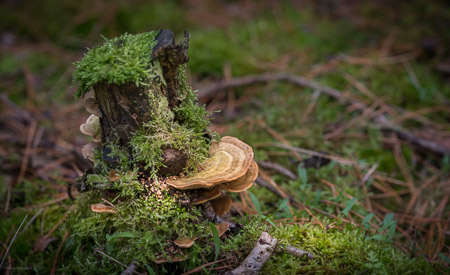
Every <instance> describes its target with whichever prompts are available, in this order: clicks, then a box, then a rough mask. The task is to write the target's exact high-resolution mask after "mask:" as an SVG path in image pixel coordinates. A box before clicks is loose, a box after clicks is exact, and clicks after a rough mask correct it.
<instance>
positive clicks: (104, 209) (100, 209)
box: [91, 203, 117, 214]
mask: <svg viewBox="0 0 450 275" xmlns="http://www.w3.org/2000/svg"><path fill="white" fill-rule="evenodd" d="M91 210H92V211H93V212H95V213H110V214H115V213H117V210H116V208H114V207H112V206H109V205H104V204H103V203H96V204H91Z"/></svg>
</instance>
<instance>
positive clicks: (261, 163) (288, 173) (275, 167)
mask: <svg viewBox="0 0 450 275" xmlns="http://www.w3.org/2000/svg"><path fill="white" fill-rule="evenodd" d="M258 165H259V166H261V167H263V168H267V169H271V170H274V171H277V172H278V173H280V174H282V175H285V176H286V177H288V178H290V179H291V180H296V179H297V176H296V175H295V174H294V173H292V172H291V170H289V169H287V168H286V167H284V166H282V165H280V164H278V163H274V162H270V161H258Z"/></svg>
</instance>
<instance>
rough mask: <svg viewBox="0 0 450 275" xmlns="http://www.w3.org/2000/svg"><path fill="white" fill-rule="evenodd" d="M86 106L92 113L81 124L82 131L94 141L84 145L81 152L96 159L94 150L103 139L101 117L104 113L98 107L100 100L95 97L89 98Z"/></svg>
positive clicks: (91, 159) (84, 155) (90, 158)
mask: <svg viewBox="0 0 450 275" xmlns="http://www.w3.org/2000/svg"><path fill="white" fill-rule="evenodd" d="M84 107H85V108H86V110H87V111H88V112H89V113H91V116H89V117H88V119H87V120H86V123H83V124H81V126H80V132H81V133H83V134H85V135H87V136H91V137H92V142H90V143H88V144H86V145H84V146H83V149H82V150H81V153H82V154H83V157H84V158H87V159H89V160H90V161H92V162H93V161H94V150H95V148H97V147H98V143H99V142H101V141H102V133H101V129H100V118H101V117H102V114H101V112H100V109H99V107H98V102H97V101H96V100H95V99H93V98H88V99H87V100H86V102H85V105H84Z"/></svg>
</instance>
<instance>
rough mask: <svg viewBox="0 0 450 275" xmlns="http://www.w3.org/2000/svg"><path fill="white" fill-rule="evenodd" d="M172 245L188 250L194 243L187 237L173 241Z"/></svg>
mask: <svg viewBox="0 0 450 275" xmlns="http://www.w3.org/2000/svg"><path fill="white" fill-rule="evenodd" d="M173 243H174V244H176V245H177V246H178V247H181V248H189V247H191V246H193V245H194V243H195V241H194V240H192V239H191V238H189V237H184V238H178V239H176V240H175V241H173Z"/></svg>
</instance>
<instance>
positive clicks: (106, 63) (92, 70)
mask: <svg viewBox="0 0 450 275" xmlns="http://www.w3.org/2000/svg"><path fill="white" fill-rule="evenodd" d="M158 33H159V32H158V31H152V32H147V33H141V34H136V35H131V34H123V35H121V36H120V37H116V38H113V39H106V38H105V42H104V44H103V45H102V46H98V47H95V48H93V49H90V50H89V51H88V52H87V53H86V55H85V56H84V58H83V59H82V60H81V61H80V62H75V63H74V65H75V67H76V71H75V73H74V81H75V83H76V84H78V86H79V87H78V90H77V92H76V93H75V97H76V98H78V97H80V96H83V95H84V94H85V93H86V92H87V91H88V90H89V88H91V87H92V86H93V85H95V84H98V83H101V82H107V83H115V84H118V85H121V84H124V83H126V82H133V83H135V84H136V85H137V86H140V85H145V83H146V80H147V79H148V77H149V76H151V73H152V66H151V65H150V60H151V56H152V51H153V47H154V46H155V45H156V40H155V38H156V36H157V35H158Z"/></svg>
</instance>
